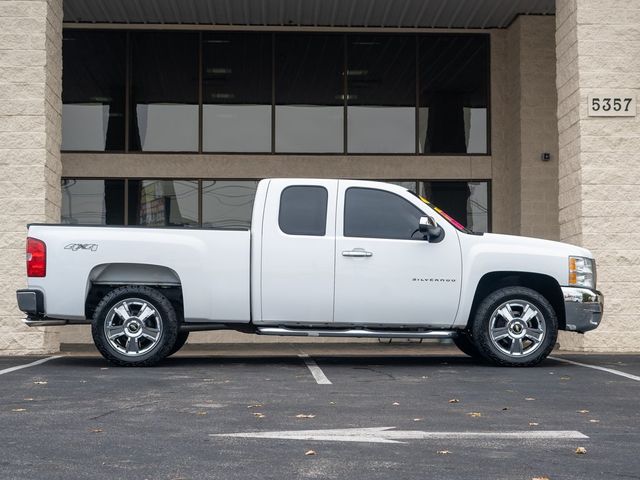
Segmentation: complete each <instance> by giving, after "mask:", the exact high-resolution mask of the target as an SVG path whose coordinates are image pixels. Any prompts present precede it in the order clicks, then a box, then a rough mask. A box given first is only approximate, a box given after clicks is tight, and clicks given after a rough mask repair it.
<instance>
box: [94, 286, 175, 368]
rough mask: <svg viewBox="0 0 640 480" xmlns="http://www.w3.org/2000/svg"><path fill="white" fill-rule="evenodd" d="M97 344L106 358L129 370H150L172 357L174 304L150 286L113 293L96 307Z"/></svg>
mask: <svg viewBox="0 0 640 480" xmlns="http://www.w3.org/2000/svg"><path fill="white" fill-rule="evenodd" d="M91 333H92V335H93V341H94V343H95V345H96V347H97V348H98V350H99V351H100V353H101V354H102V356H103V357H104V358H106V359H107V360H109V361H110V362H111V363H114V364H116V365H121V366H125V367H132V366H139V367H148V366H151V365H154V364H156V363H158V362H159V361H160V360H162V359H163V358H165V357H166V356H167V355H169V352H170V351H171V349H172V348H173V347H174V345H175V344H176V337H177V335H178V320H177V317H176V312H175V310H174V308H173V305H171V302H170V301H169V300H168V299H167V298H166V297H165V296H164V295H162V294H161V293H160V292H158V291H157V290H154V289H152V288H149V287H143V286H135V285H131V286H126V287H121V288H117V289H115V290H112V291H111V292H109V293H108V294H107V295H105V296H104V298H103V299H102V300H101V301H100V303H99V304H98V306H97V307H96V311H95V313H94V316H93V322H92V324H91Z"/></svg>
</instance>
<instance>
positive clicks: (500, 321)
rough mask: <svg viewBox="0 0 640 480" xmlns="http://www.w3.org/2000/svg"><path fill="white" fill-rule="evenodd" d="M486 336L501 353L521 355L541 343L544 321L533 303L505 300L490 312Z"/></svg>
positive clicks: (512, 355) (543, 333) (524, 354)
mask: <svg viewBox="0 0 640 480" xmlns="http://www.w3.org/2000/svg"><path fill="white" fill-rule="evenodd" d="M489 336H490V338H491V343H493V345H494V346H495V347H496V348H497V349H498V350H499V351H500V352H502V353H504V354H505V355H509V356H511V357H525V356H527V355H531V354H532V353H533V352H535V351H536V350H537V349H538V348H539V347H540V346H541V345H542V344H543V341H544V339H545V336H546V322H545V319H544V316H543V315H542V313H541V312H540V310H539V309H538V308H537V307H536V306H535V305H534V304H532V303H530V302H528V301H526V300H509V301H508V302H505V303H503V304H501V305H500V306H498V308H496V309H495V310H494V312H493V314H492V315H491V319H490V320H489Z"/></svg>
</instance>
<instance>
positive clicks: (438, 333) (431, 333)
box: [258, 327, 456, 338]
mask: <svg viewBox="0 0 640 480" xmlns="http://www.w3.org/2000/svg"><path fill="white" fill-rule="evenodd" d="M258 333H260V334H261V335H282V336H292V337H359V338H452V337H454V336H455V335H456V332H455V331H454V330H421V331H411V330H372V329H369V328H346V329H332V328H327V329H320V330H317V329H316V330H312V329H306V328H287V327H258Z"/></svg>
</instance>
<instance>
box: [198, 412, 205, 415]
mask: <svg viewBox="0 0 640 480" xmlns="http://www.w3.org/2000/svg"><path fill="white" fill-rule="evenodd" d="M206 414H207V412H196V415H206Z"/></svg>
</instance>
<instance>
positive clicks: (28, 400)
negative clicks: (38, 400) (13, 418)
mask: <svg viewBox="0 0 640 480" xmlns="http://www.w3.org/2000/svg"><path fill="white" fill-rule="evenodd" d="M25 400H26V401H27V402H32V401H33V398H31V397H27V398H25Z"/></svg>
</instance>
